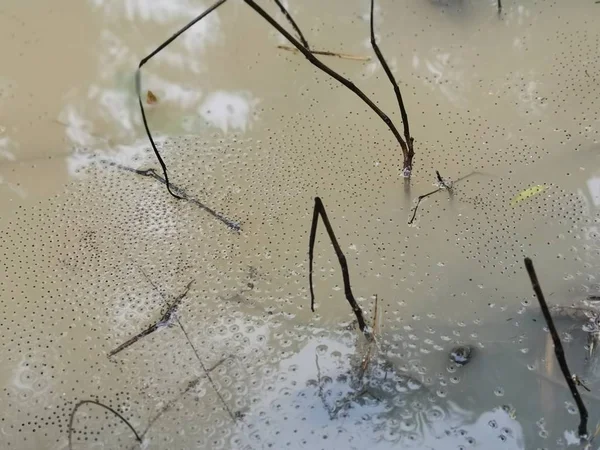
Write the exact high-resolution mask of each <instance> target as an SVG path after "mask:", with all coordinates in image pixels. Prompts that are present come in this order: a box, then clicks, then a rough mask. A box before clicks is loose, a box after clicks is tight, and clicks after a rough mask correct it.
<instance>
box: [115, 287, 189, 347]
mask: <svg viewBox="0 0 600 450" xmlns="http://www.w3.org/2000/svg"><path fill="white" fill-rule="evenodd" d="M193 282H194V280H192V281H190V282H189V283H188V284H187V286H186V287H185V291H184V292H183V294H181V295H179V296H178V297H177V298H176V299H175V300H174V301H173V303H171V304H170V305H169V306H168V307H167V310H166V311H165V313H164V314H163V315H162V317H161V318H160V319H159V320H157V321H156V322H154V323H153V324H152V325H150V326H149V327H148V328H146V329H145V330H144V331H142V332H140V333H138V334H137V335H135V336H134V337H132V338H131V339H129V340H128V341H126V342H124V343H123V344H121V345H119V346H118V347H117V348H116V349H114V350H113V351H111V352H110V353H109V354H108V357H109V358H110V357H111V356H114V355H116V354H117V353H119V352H121V351H123V350H125V349H126V348H127V347H129V346H131V345H133V344H135V343H136V342H137V341H139V340H140V339H141V338H143V337H145V336H148V335H149V334H150V333H153V332H155V331H156V330H158V329H159V328H162V327H165V326H168V325H169V324H170V323H171V318H172V316H173V314H174V313H175V312H176V311H177V308H178V307H179V304H180V303H181V300H183V298H184V297H185V296H186V295H187V293H188V291H189V290H190V286H191V285H192V283H193Z"/></svg>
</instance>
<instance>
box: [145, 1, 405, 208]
mask: <svg viewBox="0 0 600 450" xmlns="http://www.w3.org/2000/svg"><path fill="white" fill-rule="evenodd" d="M226 1H227V0H219V1H217V2H216V3H214V4H213V5H212V6H210V7H209V8H208V9H206V10H205V11H204V12H203V13H202V14H200V15H198V16H197V17H196V18H194V19H193V20H192V21H191V22H189V23H188V24H187V25H185V26H184V27H183V28H181V29H180V30H179V31H177V32H176V33H175V34H173V35H172V36H171V37H170V38H169V39H167V40H166V41H165V42H163V43H162V44H161V45H159V46H158V48H157V49H156V50H154V51H153V52H152V53H150V54H149V55H148V56H146V57H145V58H144V59H142V60H141V61H140V64H139V66H138V69H137V72H136V91H137V96H138V102H139V105H140V110H141V112H142V120H143V122H144V128H145V130H146V135H147V136H148V139H149V140H150V144H151V145H152V150H153V151H154V154H155V155H156V158H157V159H158V162H159V163H160V166H161V168H162V171H163V174H164V177H165V184H166V186H167V189H168V191H169V193H170V194H171V195H172V196H173V197H175V198H177V199H182V197H181V196H180V195H178V194H177V193H176V192H174V191H173V190H172V189H171V184H170V183H169V178H168V176H167V167H166V165H165V162H164V161H163V159H162V157H161V155H160V153H159V151H158V149H157V147H156V144H155V143H154V139H153V138H152V133H151V132H150V128H149V126H148V121H147V119H146V113H145V110H144V102H143V101H142V94H141V68H142V67H143V66H144V64H146V63H147V62H148V61H149V60H150V59H152V58H153V57H154V56H156V55H157V54H158V53H159V52H160V51H161V50H163V49H164V48H165V47H167V46H168V45H169V44H170V43H171V42H173V41H174V40H175V39H177V38H178V37H179V36H181V34H183V33H184V32H185V31H186V30H188V29H189V28H190V27H192V26H193V25H195V24H196V23H198V22H199V21H201V20H202V19H204V18H205V17H206V16H207V15H209V14H210V13H211V12H213V11H215V10H216V9H217V8H218V7H219V6H221V5H223V3H225V2H226ZM244 2H245V3H246V4H247V5H248V6H250V7H251V8H252V9H253V10H254V11H255V12H256V13H257V14H259V15H260V16H261V17H262V18H264V19H265V20H266V21H267V22H268V23H269V24H270V25H271V26H272V27H273V28H275V29H276V30H277V31H278V32H279V33H280V34H281V35H282V36H283V37H285V38H286V39H287V40H288V41H289V42H290V44H292V45H293V46H294V47H296V48H297V49H298V51H299V52H300V53H302V54H303V55H304V56H305V57H306V59H308V61H309V62H310V63H311V64H312V65H314V66H315V67H317V68H318V69H320V70H321V71H323V72H325V73H326V74H327V75H329V76H330V77H332V78H334V79H335V80H337V81H338V82H340V83H341V84H343V85H344V86H346V87H347V88H348V89H349V90H351V91H352V92H354V94H356V95H357V96H358V97H359V98H360V99H361V100H362V101H363V102H365V103H366V104H367V106H369V108H371V109H372V110H373V111H374V112H375V113H376V114H377V115H378V116H379V117H380V118H381V120H383V122H384V123H385V124H386V125H387V126H388V128H389V129H390V131H391V132H392V134H393V135H394V137H395V138H396V140H397V141H398V143H399V144H400V147H401V148H402V153H403V155H404V161H405V167H404V168H405V169H406V162H407V155H409V154H410V152H409V148H408V146H407V143H406V142H405V141H404V139H402V136H400V133H399V132H398V130H397V128H396V127H395V126H394V124H393V123H392V121H391V120H390V118H389V117H388V116H387V115H386V114H385V113H384V112H383V111H382V110H381V109H380V108H379V107H378V106H377V105H375V103H373V101H371V99H370V98H369V97H367V95H366V94H365V93H364V92H363V91H361V90H360V89H359V88H357V87H356V86H355V85H354V83H352V82H351V81H350V80H348V79H346V78H344V77H343V76H341V75H340V74H339V73H337V72H336V71H334V70H333V69H331V68H330V67H328V66H327V65H325V64H324V63H322V62H321V61H320V60H318V59H317V58H316V57H315V56H314V55H313V54H312V53H311V51H310V50H309V48H308V42H306V39H304V36H303V35H302V32H301V31H300V28H299V27H298V25H297V24H296V23H295V22H294V21H293V20H292V16H291V15H290V14H289V12H288V11H287V10H285V7H284V6H283V5H282V4H281V3H280V2H279V1H276V3H277V5H278V6H279V8H280V9H281V10H282V11H284V15H285V17H286V18H287V19H288V20H289V21H290V23H292V26H293V27H294V29H295V30H296V31H297V32H298V34H299V36H300V39H301V40H302V41H303V43H300V42H299V41H298V40H297V39H296V38H294V37H293V36H292V35H291V34H290V33H289V32H288V31H286V30H285V29H284V28H283V27H282V26H281V25H279V24H278V23H277V22H276V21H275V19H274V18H273V17H271V16H270V15H269V14H268V13H267V12H266V11H265V10H263V9H262V8H261V7H260V6H258V5H257V4H256V2H254V1H253V0H244ZM410 145H411V148H412V143H411V144H410ZM408 161H412V156H410V158H409V159H408ZM411 164H412V163H411ZM404 173H405V175H406V173H407V172H406V170H404Z"/></svg>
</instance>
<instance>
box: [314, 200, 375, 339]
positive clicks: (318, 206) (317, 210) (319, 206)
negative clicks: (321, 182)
mask: <svg viewBox="0 0 600 450" xmlns="http://www.w3.org/2000/svg"><path fill="white" fill-rule="evenodd" d="M319 216H321V219H322V220H323V224H324V225H325V229H326V230H327V234H328V235H329V239H330V240H331V244H332V245H333V249H334V250H335V254H336V256H337V259H338V262H339V263H340V267H341V269H342V277H343V280H344V292H345V294H346V300H348V303H349V304H350V307H351V308H352V311H354V314H355V315H356V320H357V321H358V328H359V329H360V331H362V332H363V333H365V335H366V336H367V337H368V332H367V331H366V330H365V328H366V323H365V319H364V317H363V312H362V309H360V306H359V305H358V303H357V302H356V299H355V298H354V294H353V293H352V287H351V286H350V272H349V270H348V263H347V262H346V257H345V256H344V252H342V249H341V247H340V244H339V243H338V241H337V238H336V237H335V233H334V232H333V228H332V227H331V223H330V222H329V218H328V217H327V212H326V211H325V207H324V206H323V202H322V201H321V199H320V198H319V197H315V207H314V210H313V219H312V225H311V228H310V240H309V244H308V264H309V272H308V282H309V285H310V309H311V311H312V312H315V292H314V287H313V259H314V252H315V240H316V237H317V225H318V223H319Z"/></svg>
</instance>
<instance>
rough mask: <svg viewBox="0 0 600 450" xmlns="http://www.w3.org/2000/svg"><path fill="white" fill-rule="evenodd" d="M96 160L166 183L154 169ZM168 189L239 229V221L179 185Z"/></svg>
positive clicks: (233, 228)
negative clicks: (207, 204) (190, 194)
mask: <svg viewBox="0 0 600 450" xmlns="http://www.w3.org/2000/svg"><path fill="white" fill-rule="evenodd" d="M98 162H100V163H101V164H105V165H108V166H112V167H116V168H118V169H121V170H124V171H126V172H131V173H135V174H137V175H141V176H143V177H149V178H153V179H155V180H156V181H158V182H160V183H163V184H167V181H166V179H165V178H163V177H161V176H160V175H159V174H157V173H156V171H155V170H154V169H147V170H139V169H133V168H132V167H127V166H123V165H121V164H118V163H116V162H113V161H106V160H99V161H98ZM170 189H171V190H172V191H173V192H176V193H177V195H178V196H179V197H178V198H180V199H182V200H186V201H188V202H190V203H192V204H194V205H196V206H197V207H199V208H200V209H202V210H204V211H206V212H207V213H209V214H210V215H211V216H213V217H214V218H215V219H217V220H218V221H220V222H222V223H223V224H225V225H227V227H229V228H231V229H232V230H233V231H237V232H239V231H241V229H242V227H241V225H240V223H239V222H235V221H233V220H231V219H228V218H227V217H225V216H223V215H222V214H221V213H219V212H217V211H215V210H214V209H212V208H210V207H208V206H206V205H205V204H204V203H202V202H200V201H199V200H196V199H195V198H193V197H190V196H189V195H188V194H187V192H186V191H185V190H184V189H182V188H180V187H179V186H177V185H175V184H173V183H171V184H170Z"/></svg>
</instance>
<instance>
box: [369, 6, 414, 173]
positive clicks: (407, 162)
mask: <svg viewBox="0 0 600 450" xmlns="http://www.w3.org/2000/svg"><path fill="white" fill-rule="evenodd" d="M374 9H375V0H371V46H372V47H373V50H374V51H375V54H376V55H377V59H378V60H379V62H380V63H381V65H382V67H383V70H384V71H385V74H386V75H387V77H388V79H389V80H390V83H392V86H393V87H394V93H395V94H396V99H397V100H398V106H399V107H400V114H401V115H402V124H403V125H404V140H405V141H406V145H407V147H408V148H407V150H406V151H404V176H405V177H410V173H411V171H412V160H413V157H414V154H415V151H414V148H413V144H414V139H413V138H412V137H411V135H410V127H409V125H408V114H407V113H406V108H405V107H404V101H403V100H402V93H401V92H400V87H399V86H398V83H397V82H396V80H395V78H394V75H393V74H392V71H391V70H390V67H389V66H388V64H387V62H386V60H385V58H384V57H383V54H382V53H381V50H379V46H378V45H377V41H376V40H375V26H374V19H373V15H374V14H373V10H374ZM403 150H404V148H403Z"/></svg>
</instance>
